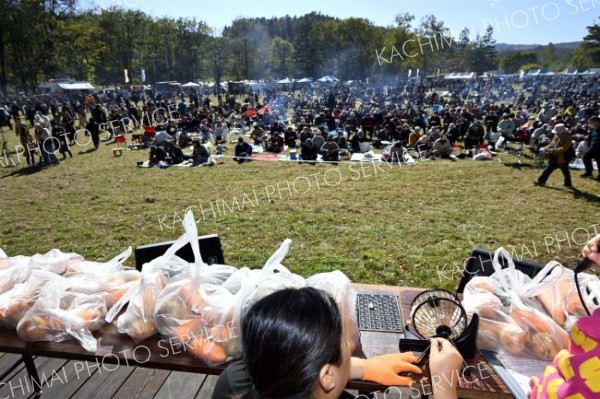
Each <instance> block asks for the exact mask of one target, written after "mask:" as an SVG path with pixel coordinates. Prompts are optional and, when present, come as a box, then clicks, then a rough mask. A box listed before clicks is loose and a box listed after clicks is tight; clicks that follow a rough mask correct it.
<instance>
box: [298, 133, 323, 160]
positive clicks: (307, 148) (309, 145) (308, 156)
mask: <svg viewBox="0 0 600 399" xmlns="http://www.w3.org/2000/svg"><path fill="white" fill-rule="evenodd" d="M318 152H319V149H318V148H317V147H316V146H315V144H314V143H313V141H312V139H306V140H304V143H302V149H301V150H300V158H301V159H302V160H303V161H312V162H309V163H310V164H311V165H314V164H315V162H314V161H316V160H317V155H318Z"/></svg>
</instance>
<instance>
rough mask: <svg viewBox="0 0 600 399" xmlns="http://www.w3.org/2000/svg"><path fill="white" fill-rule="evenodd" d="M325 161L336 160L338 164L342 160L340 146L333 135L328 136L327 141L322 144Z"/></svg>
mask: <svg viewBox="0 0 600 399" xmlns="http://www.w3.org/2000/svg"><path fill="white" fill-rule="evenodd" d="M321 154H322V155H323V161H325V162H334V163H336V164H337V162H339V160H340V147H339V146H338V145H337V143H336V142H335V141H334V140H333V136H329V137H327V142H326V143H325V144H323V145H322V146H321Z"/></svg>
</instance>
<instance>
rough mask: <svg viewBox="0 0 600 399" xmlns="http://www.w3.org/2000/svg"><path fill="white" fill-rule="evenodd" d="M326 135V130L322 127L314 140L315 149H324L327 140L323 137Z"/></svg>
mask: <svg viewBox="0 0 600 399" xmlns="http://www.w3.org/2000/svg"><path fill="white" fill-rule="evenodd" d="M324 134H325V128H323V127H320V128H319V130H318V131H317V132H315V137H313V138H312V141H313V144H314V145H315V147H317V148H321V147H323V144H325V138H324V137H323V135H324Z"/></svg>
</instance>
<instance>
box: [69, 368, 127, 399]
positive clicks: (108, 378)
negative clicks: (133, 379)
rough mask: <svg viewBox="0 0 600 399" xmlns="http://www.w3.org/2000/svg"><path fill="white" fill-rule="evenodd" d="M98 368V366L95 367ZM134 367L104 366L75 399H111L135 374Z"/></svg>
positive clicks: (76, 393)
mask: <svg viewBox="0 0 600 399" xmlns="http://www.w3.org/2000/svg"><path fill="white" fill-rule="evenodd" d="M94 367H96V365H94ZM133 370H134V367H127V366H121V367H119V366H115V365H108V364H106V365H103V364H100V367H99V368H98V369H97V370H96V372H95V373H94V375H93V378H90V379H89V380H88V381H87V382H86V383H85V384H84V385H83V386H82V387H81V388H80V389H79V390H78V391H77V392H75V394H74V395H72V396H71V398H73V399H92V398H101V399H105V398H110V397H112V396H113V395H114V394H115V392H117V391H118V390H119V388H120V387H121V385H122V384H123V383H124V382H125V381H126V380H127V378H128V377H129V376H130V375H131V373H133Z"/></svg>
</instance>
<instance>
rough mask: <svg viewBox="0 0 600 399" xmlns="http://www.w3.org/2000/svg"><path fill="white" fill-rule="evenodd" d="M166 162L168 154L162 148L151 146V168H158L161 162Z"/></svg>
mask: <svg viewBox="0 0 600 399" xmlns="http://www.w3.org/2000/svg"><path fill="white" fill-rule="evenodd" d="M166 160H167V153H166V152H165V150H163V148H162V147H161V146H157V145H151V146H150V159H149V160H148V162H149V166H157V165H158V164H159V163H160V162H165V161H166Z"/></svg>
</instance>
